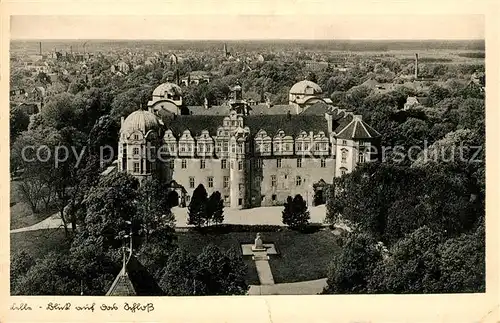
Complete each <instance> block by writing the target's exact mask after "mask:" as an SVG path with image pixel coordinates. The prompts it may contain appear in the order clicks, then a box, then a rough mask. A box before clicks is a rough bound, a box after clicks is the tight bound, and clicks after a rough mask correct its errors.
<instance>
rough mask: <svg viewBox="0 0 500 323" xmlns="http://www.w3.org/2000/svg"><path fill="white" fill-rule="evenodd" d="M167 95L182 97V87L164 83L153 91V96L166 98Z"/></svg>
mask: <svg viewBox="0 0 500 323" xmlns="http://www.w3.org/2000/svg"><path fill="white" fill-rule="evenodd" d="M165 93H168V94H171V95H181V94H182V89H181V87H180V86H178V85H177V84H175V83H170V82H166V83H162V84H160V85H158V86H157V87H156V89H154V91H153V96H161V97H164V96H165Z"/></svg>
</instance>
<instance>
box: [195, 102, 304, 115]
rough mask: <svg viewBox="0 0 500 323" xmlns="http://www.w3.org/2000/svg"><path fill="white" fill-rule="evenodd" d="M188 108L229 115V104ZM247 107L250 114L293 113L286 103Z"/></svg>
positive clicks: (199, 112)
mask: <svg viewBox="0 0 500 323" xmlns="http://www.w3.org/2000/svg"><path fill="white" fill-rule="evenodd" d="M188 109H189V111H190V112H191V113H192V114H193V115H210V116H217V115H229V106H227V105H215V106H211V107H209V108H208V109H205V107H204V106H189V107H188ZM248 109H249V111H250V115H263V114H265V115H272V114H287V113H288V112H289V111H290V113H292V114H294V113H295V107H294V106H292V105H288V104H278V105H272V106H271V107H267V105H265V104H256V105H249V106H248Z"/></svg>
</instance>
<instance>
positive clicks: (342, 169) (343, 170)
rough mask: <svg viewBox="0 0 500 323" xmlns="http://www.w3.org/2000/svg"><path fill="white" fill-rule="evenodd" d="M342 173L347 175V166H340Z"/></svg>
mask: <svg viewBox="0 0 500 323" xmlns="http://www.w3.org/2000/svg"><path fill="white" fill-rule="evenodd" d="M340 174H341V175H345V174H347V168H345V167H340Z"/></svg>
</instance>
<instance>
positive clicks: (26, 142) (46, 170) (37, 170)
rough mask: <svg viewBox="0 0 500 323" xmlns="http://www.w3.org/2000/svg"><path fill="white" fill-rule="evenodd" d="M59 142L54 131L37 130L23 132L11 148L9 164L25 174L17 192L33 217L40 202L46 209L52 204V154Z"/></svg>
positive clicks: (59, 138)
mask: <svg viewBox="0 0 500 323" xmlns="http://www.w3.org/2000/svg"><path fill="white" fill-rule="evenodd" d="M61 142H62V137H61V135H60V133H59V132H58V131H57V130H55V129H54V128H37V129H35V130H28V131H25V132H23V133H22V134H21V135H20V136H19V137H18V138H17V140H16V141H15V143H14V145H13V146H12V149H11V162H12V163H13V164H14V165H16V168H20V169H23V170H24V171H23V175H22V179H21V181H20V183H19V190H20V192H21V194H22V197H23V199H24V201H26V202H27V203H28V204H29V205H30V207H31V211H32V212H33V213H38V212H39V206H40V204H41V203H42V202H43V203H44V204H45V208H48V207H49V205H50V202H51V201H52V198H53V195H54V190H53V186H52V185H51V183H52V178H53V176H54V167H55V158H54V153H55V147H57V146H58V145H59V144H60V143H61Z"/></svg>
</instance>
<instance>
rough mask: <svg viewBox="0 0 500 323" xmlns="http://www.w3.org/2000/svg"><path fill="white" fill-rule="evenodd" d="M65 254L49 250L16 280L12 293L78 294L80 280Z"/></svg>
mask: <svg viewBox="0 0 500 323" xmlns="http://www.w3.org/2000/svg"><path fill="white" fill-rule="evenodd" d="M65 258H66V257H65V255H63V254H57V253H55V252H50V253H49V254H47V255H46V256H45V257H43V258H41V259H38V260H37V261H36V263H35V264H34V265H33V266H32V267H31V268H30V269H29V270H28V271H27V272H26V273H25V274H24V275H22V276H21V277H20V278H19V279H18V280H17V282H16V286H14V288H13V290H12V291H11V293H12V294H13V295H79V294H80V281H79V280H78V277H77V276H76V275H75V274H74V273H73V272H72V270H71V268H70V265H69V263H68V261H67V260H66V259H65Z"/></svg>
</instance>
